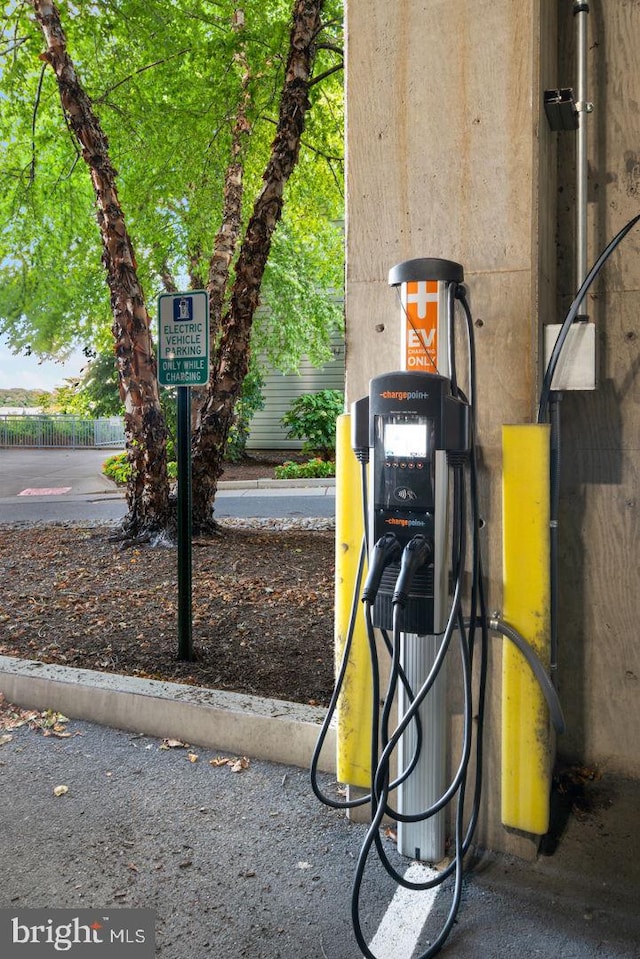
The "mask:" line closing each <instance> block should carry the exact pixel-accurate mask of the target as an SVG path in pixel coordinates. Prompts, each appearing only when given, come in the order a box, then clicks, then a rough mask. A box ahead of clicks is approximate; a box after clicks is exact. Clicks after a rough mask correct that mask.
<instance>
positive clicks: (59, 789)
mask: <svg viewBox="0 0 640 959" xmlns="http://www.w3.org/2000/svg"><path fill="white" fill-rule="evenodd" d="M68 792H69V787H68V786H54V787H53V795H54V796H64V795H65V794H66V793H68Z"/></svg>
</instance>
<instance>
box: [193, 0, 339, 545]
mask: <svg viewBox="0 0 640 959" xmlns="http://www.w3.org/2000/svg"><path fill="white" fill-rule="evenodd" d="M323 5H324V0H295V3H294V7H293V17H292V28H291V36H290V43H289V56H288V59H287V67H286V73H285V80H284V86H283V89H282V94H281V98H280V115H279V120H278V129H277V132H276V136H275V139H274V141H273V143H272V145H271V155H270V158H269V161H268V163H267V166H266V169H265V172H264V174H263V177H262V179H263V187H262V190H261V191H260V194H259V195H258V197H257V198H256V201H255V203H254V207H253V213H252V215H251V218H250V220H249V224H248V226H247V231H246V234H245V237H244V240H243V242H242V246H241V248H240V254H239V257H238V262H237V264H236V269H235V280H234V284H233V288H232V292H231V302H230V306H229V309H228V311H227V312H226V314H225V316H224V318H223V321H222V334H221V337H220V343H219V346H218V349H217V352H216V355H215V360H214V364H213V369H212V372H211V377H210V380H209V387H208V391H207V398H206V400H205V402H204V404H203V407H202V410H201V413H200V423H199V426H198V429H197V431H196V435H195V437H194V455H193V519H194V525H195V526H196V528H197V529H200V530H202V531H204V530H207V529H211V528H212V526H213V525H214V524H213V518H212V509H213V502H214V500H215V495H216V489H217V485H218V479H219V478H220V475H221V474H222V454H223V451H224V446H225V443H226V440H227V436H228V433H229V428H230V426H231V423H232V421H233V410H234V406H235V402H236V400H237V399H238V396H239V395H240V390H241V388H242V382H243V380H244V378H245V376H246V374H247V371H248V368H249V352H250V347H249V343H250V336H251V326H252V323H253V317H254V314H255V311H256V309H257V307H258V304H259V297H260V286H261V283H262V277H263V274H264V269H265V266H266V263H267V260H268V257H269V251H270V249H271V240H272V237H273V234H274V232H275V229H276V227H277V225H278V222H279V220H280V217H281V215H282V206H283V194H284V188H285V186H286V183H287V181H288V179H289V177H290V176H291V173H292V172H293V170H294V168H295V165H296V163H297V160H298V154H299V152H300V141H301V137H302V134H303V131H304V124H305V117H306V113H307V110H308V109H309V99H308V89H309V81H310V79H311V74H312V71H313V64H314V60H315V52H316V38H317V36H318V34H319V32H320V28H321V21H320V15H321V12H322V8H323Z"/></svg>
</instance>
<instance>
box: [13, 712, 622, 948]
mask: <svg viewBox="0 0 640 959" xmlns="http://www.w3.org/2000/svg"><path fill="white" fill-rule="evenodd" d="M64 731H65V732H66V733H69V734H70V735H69V736H68V737H67V738H64V739H59V738H56V737H55V736H49V737H45V736H44V735H43V734H42V732H34V731H32V730H30V729H29V728H28V727H26V726H23V727H21V728H19V729H16V730H14V731H13V732H12V733H10V734H9V735H11V736H12V738H11V739H10V740H9V741H7V742H5V743H4V745H2V746H0V788H1V790H2V802H1V803H0V908H5V909H6V908H9V909H14V910H18V909H26V908H36V907H42V908H50V909H52V908H69V909H77V908H79V907H86V908H96V909H100V910H104V911H106V912H110V911H111V910H113V909H115V908H148V909H153V910H155V913H156V925H155V929H156V940H157V947H156V955H158V956H162V957H164V959H202V957H205V956H211V957H212V959H236V957H241V956H251V957H255V959H357V957H358V956H359V955H360V954H361V953H360V951H359V949H358V946H357V943H356V941H355V938H354V934H353V930H352V922H351V911H350V899H351V888H352V882H353V876H354V871H355V865H356V859H357V857H358V854H359V851H360V847H361V844H362V841H363V838H364V833H365V827H364V826H363V825H360V824H356V823H352V822H350V821H349V820H347V819H346V818H345V816H344V814H343V813H342V812H340V811H335V810H331V809H329V808H327V807H325V806H323V805H321V804H320V803H319V802H318V801H317V800H316V798H315V796H314V795H313V794H312V791H311V788H310V785H309V777H308V773H307V771H306V770H303V769H298V768H295V767H292V766H285V765H279V764H276V763H268V762H263V761H260V760H256V759H254V758H252V755H251V749H250V745H251V744H250V743H248V744H247V747H248V748H247V759H248V764H246V763H245V764H244V766H242V765H241V766H240V769H239V771H238V772H233V771H232V769H233V766H232V765H227V764H225V765H222V764H220V759H221V758H225V757H221V754H220V753H219V752H218V751H217V750H215V749H205V748H200V747H197V746H193V745H192V746H191V747H188V748H183V747H174V748H169V749H166V748H162V740H160V739H157V738H154V737H150V736H148V735H139V734H137V733H135V732H124V731H120V730H115V729H112V728H109V727H107V726H98V725H94V724H91V723H87V722H80V721H76V720H72V721H69V722H67V723H65V724H64ZM0 741H1V731H0ZM226 758H233V759H236V758H239V757H237V756H231V757H226ZM216 763H217V764H216ZM321 785H322V787H323V788H324V790H325V791H326V792H328V793H329V794H330V795H331V796H332V797H333V798H337V797H338V792H337V789H336V784H335V783H334V782H333V781H332V778H331V777H330V776H329V775H326V774H323V775H322V776H321ZM59 786H66V787H67V791H66V792H63V794H62V795H56V794H55V791H58V792H60V790H58V789H57V787H59ZM637 800H638V789H637V786H636V787H635V791H634V788H633V787H631V786H630V785H629V784H627V785H625V784H619V786H618V791H617V793H616V794H615V795H614V797H613V803H612V806H611V807H610V808H609V809H608V810H602V811H601V812H600V813H599V814H597V815H594V816H591V817H586V818H585V819H583V821H578V820H576V819H574V820H573V821H572V822H571V824H570V827H569V832H568V833H567V835H566V836H565V839H564V840H563V843H562V844H561V846H560V847H559V849H558V851H557V852H556V854H555V855H554V856H550V857H546V856H543V857H540V858H539V859H538V861H537V862H535V863H524V862H522V861H520V860H516V859H512V858H509V857H505V856H498V855H490V854H481V855H479V856H478V858H477V859H475V860H474V861H472V862H471V863H470V869H469V871H468V872H467V876H466V878H465V880H464V886H463V894H462V902H461V905H460V910H459V912H458V917H457V921H456V923H455V925H454V927H453V929H452V932H451V934H450V937H449V939H448V940H447V943H446V944H445V947H444V949H443V951H442V953H441V955H442V956H443V959H444V957H447V956H451V957H452V959H454V957H455V959H478V957H479V956H482V957H483V959H506V957H509V956H518V957H523V959H558V957H562V959H637V957H638V955H640V952H639V943H640V915H639V912H638V901H639V900H638V893H639V891H640V886H639V882H638V873H637V869H636V868H635V865H634V862H633V861H632V858H631V856H632V854H633V853H634V852H635V853H636V854H637V852H638V839H637V812H638V805H637ZM614 806H615V809H614ZM625 817H628V818H626V826H625V827H624V829H625V831H626V836H627V844H628V845H627V850H626V852H625V855H624V856H623V857H622V858H620V857H619V856H618V855H617V852H618V850H619V848H620V846H619V844H618V843H619V840H620V839H621V836H620V835H616V829H618V828H619V825H616V824H620V822H621V819H622V820H624V819H625ZM612 830H613V831H612ZM383 842H384V845H385V847H386V848H387V850H388V852H389V854H390V856H391V858H392V860H393V862H394V863H395V864H396V865H397V866H399V868H400V869H401V870H402V871H404V870H405V869H406V868H407V867H408V865H409V864H408V863H406V862H405V863H401V862H400V860H399V859H398V858H397V857H396V855H395V851H394V844H393V841H392V839H391V838H389V837H385V838H384V839H383ZM450 896H451V885H450V883H448V884H447V885H445V887H444V888H443V889H442V891H441V892H440V893H439V894H438V895H437V896H436V897H435V899H434V900H433V901H431V900H430V897H429V896H428V894H426V893H415V894H413V897H412V899H408V898H407V896H406V893H404V894H403V893H400V894H398V893H397V887H396V886H395V884H394V883H393V882H392V880H391V879H390V878H389V877H388V876H387V874H386V873H385V872H384V871H383V870H382V868H381V867H380V866H379V864H378V863H377V862H376V861H375V860H372V861H371V864H370V867H369V868H368V869H367V872H366V874H365V882H364V885H363V893H362V901H361V916H362V923H363V930H364V932H365V935H366V938H367V941H368V943H371V942H374V943H375V952H374V954H375V955H376V956H377V957H378V959H410V957H411V956H412V955H414V956H418V955H419V954H420V952H421V951H424V950H426V949H427V948H428V942H429V941H433V938H434V937H435V935H437V933H438V931H439V927H440V924H441V923H442V922H443V921H444V919H445V917H446V915H447V911H448V909H449V905H450ZM423 923H424V926H423ZM414 947H415V948H414ZM20 954H21V953H19V952H16V955H20ZM126 954H127V955H128V954H129V953H126ZM3 955H7V957H8V959H12V957H13V953H3ZM72 955H73V953H72ZM82 955H84V953H82Z"/></svg>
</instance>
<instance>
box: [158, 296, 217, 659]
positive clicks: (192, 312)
mask: <svg viewBox="0 0 640 959" xmlns="http://www.w3.org/2000/svg"><path fill="white" fill-rule="evenodd" d="M208 381H209V295H208V293H207V292H206V290H194V291H191V292H188V293H162V294H161V295H160V296H159V297H158V383H159V384H160V386H175V387H177V394H178V400H177V402H178V411H177V412H178V429H177V443H176V446H177V450H176V453H177V457H178V658H179V659H184V660H192V659H193V635H192V632H193V631H192V570H191V557H192V549H191V539H192V530H193V524H192V515H191V513H192V503H191V387H192V386H206V385H207V383H208Z"/></svg>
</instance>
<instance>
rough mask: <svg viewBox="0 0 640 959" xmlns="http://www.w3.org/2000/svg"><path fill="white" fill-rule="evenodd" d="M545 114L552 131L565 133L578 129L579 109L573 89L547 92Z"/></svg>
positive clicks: (567, 88)
mask: <svg viewBox="0 0 640 959" xmlns="http://www.w3.org/2000/svg"><path fill="white" fill-rule="evenodd" d="M583 108H584V107H583ZM544 112H545V113H546V115H547V120H548V121H549V126H550V127H551V129H552V130H554V131H560V132H563V131H565V130H577V129H578V125H579V118H578V108H577V104H576V101H575V98H574V95H573V89H572V88H571V87H561V88H560V89H559V90H545V91H544Z"/></svg>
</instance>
